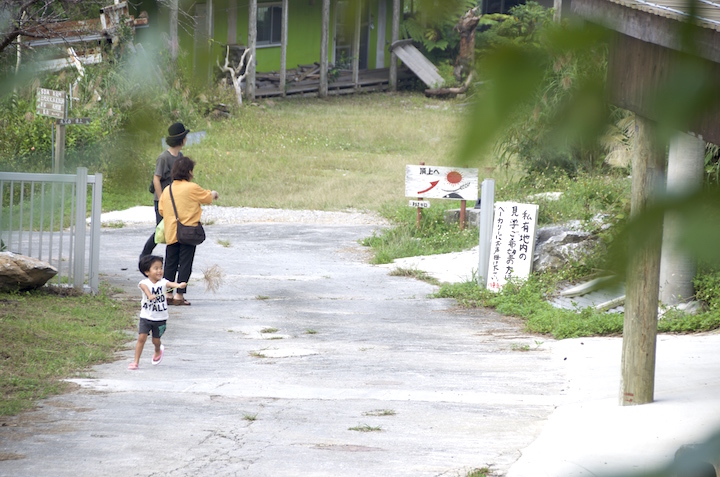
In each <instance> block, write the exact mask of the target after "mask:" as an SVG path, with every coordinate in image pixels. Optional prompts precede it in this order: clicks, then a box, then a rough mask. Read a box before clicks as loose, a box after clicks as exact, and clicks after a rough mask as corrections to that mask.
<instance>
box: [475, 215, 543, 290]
mask: <svg viewBox="0 0 720 477" xmlns="http://www.w3.org/2000/svg"><path fill="white" fill-rule="evenodd" d="M537 214H538V206H537V205H535V204H518V203H516V202H496V203H495V217H494V220H493V230H492V241H491V252H490V260H489V262H490V263H489V264H488V270H487V289H488V290H492V291H495V292H498V291H500V290H501V289H502V287H503V286H505V284H506V283H507V282H508V281H509V280H511V279H515V278H519V279H524V278H527V277H528V276H530V272H531V271H532V265H533V254H534V253H535V226H536V224H537Z"/></svg>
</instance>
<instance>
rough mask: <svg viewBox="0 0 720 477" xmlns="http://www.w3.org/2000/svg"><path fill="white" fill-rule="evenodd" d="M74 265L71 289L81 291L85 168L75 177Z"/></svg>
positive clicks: (78, 170) (84, 230)
mask: <svg viewBox="0 0 720 477" xmlns="http://www.w3.org/2000/svg"><path fill="white" fill-rule="evenodd" d="M75 204H76V205H75V263H74V264H73V265H74V267H73V288H75V289H76V290H81V291H82V289H83V284H84V283H85V235H86V229H85V227H86V225H85V216H86V215H87V167H78V168H77V175H76V176H75Z"/></svg>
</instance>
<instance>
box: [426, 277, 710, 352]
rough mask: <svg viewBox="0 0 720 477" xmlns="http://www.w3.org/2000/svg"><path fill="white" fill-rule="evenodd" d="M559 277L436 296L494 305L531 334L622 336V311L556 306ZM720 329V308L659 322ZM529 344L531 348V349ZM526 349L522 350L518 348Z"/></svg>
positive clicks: (680, 328)
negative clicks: (554, 292) (552, 301)
mask: <svg viewBox="0 0 720 477" xmlns="http://www.w3.org/2000/svg"><path fill="white" fill-rule="evenodd" d="M556 279H557V276H554V277H553V276H550V275H546V276H532V277H531V278H530V279H528V280H527V281H526V282H525V283H524V284H522V285H519V284H516V283H510V284H508V285H506V286H505V287H504V288H503V289H502V291H500V293H497V294H496V293H494V292H491V291H488V290H484V289H481V288H480V287H479V286H478V285H477V283H474V282H464V283H456V284H445V285H443V286H442V287H441V288H440V290H438V292H437V293H436V294H435V295H434V296H436V297H438V298H455V299H456V300H457V301H458V303H459V304H460V305H461V306H465V307H468V308H474V307H492V308H495V310H496V311H497V312H498V313H501V314H503V315H508V316H517V317H520V318H523V319H524V320H525V328H526V330H527V331H529V332H532V333H539V334H544V335H549V336H552V337H554V338H557V339H564V338H577V337H581V336H620V335H622V331H623V320H624V317H623V315H622V314H619V313H602V312H598V311H596V310H594V309H593V308H589V307H588V308H584V309H580V310H564V309H559V308H555V307H553V306H552V305H551V304H550V303H548V301H547V297H548V295H549V294H550V292H551V291H552V290H554V288H555V284H556V281H555V280H556ZM717 328H720V312H718V310H714V311H708V312H704V313H700V314H698V315H687V314H684V313H681V312H676V311H671V312H669V313H668V314H667V315H666V316H665V317H664V318H662V319H660V320H659V321H658V331H659V332H661V333H689V332H697V331H709V330H713V329H717ZM530 349H531V348H530V346H528V349H527V350H528V351H529V350H530ZM519 350H520V351H524V350H523V349H519Z"/></svg>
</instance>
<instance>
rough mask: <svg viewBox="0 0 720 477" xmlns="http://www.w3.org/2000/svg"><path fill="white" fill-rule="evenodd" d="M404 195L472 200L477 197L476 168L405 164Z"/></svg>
mask: <svg viewBox="0 0 720 477" xmlns="http://www.w3.org/2000/svg"><path fill="white" fill-rule="evenodd" d="M405 197H422V198H424V199H457V200H472V201H476V200H477V198H478V170H477V169H459V168H457V167H439V166H405Z"/></svg>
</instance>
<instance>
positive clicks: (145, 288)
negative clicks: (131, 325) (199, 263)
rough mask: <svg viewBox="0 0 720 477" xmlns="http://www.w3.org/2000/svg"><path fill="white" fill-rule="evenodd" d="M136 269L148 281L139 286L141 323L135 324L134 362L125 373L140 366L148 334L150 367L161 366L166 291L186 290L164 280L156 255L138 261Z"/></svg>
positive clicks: (184, 283)
mask: <svg viewBox="0 0 720 477" xmlns="http://www.w3.org/2000/svg"><path fill="white" fill-rule="evenodd" d="M138 268H139V269H140V271H141V272H142V274H143V275H145V276H146V277H147V278H145V279H144V280H141V281H140V283H138V287H139V288H140V289H141V290H142V293H143V295H142V307H141V308H140V323H139V324H138V340H137V344H136V345H135V360H134V361H133V362H132V363H130V366H128V369H132V370H136V369H138V367H139V366H140V365H139V363H140V355H141V354H142V351H143V348H144V347H145V341H147V337H148V335H149V334H150V333H151V332H152V343H153V344H154V345H155V353H154V354H153V358H152V364H160V361H162V359H163V354H164V352H165V347H164V346H163V345H162V344H161V343H160V337H161V336H162V335H163V333H165V327H166V324H167V318H168V311H167V300H166V298H165V295H166V293H167V287H168V286H169V287H171V288H185V287H186V286H187V283H186V282H182V283H175V282H171V281H168V280H166V279H164V278H163V259H162V257H158V256H157V255H145V256H144V257H140V263H138Z"/></svg>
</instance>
